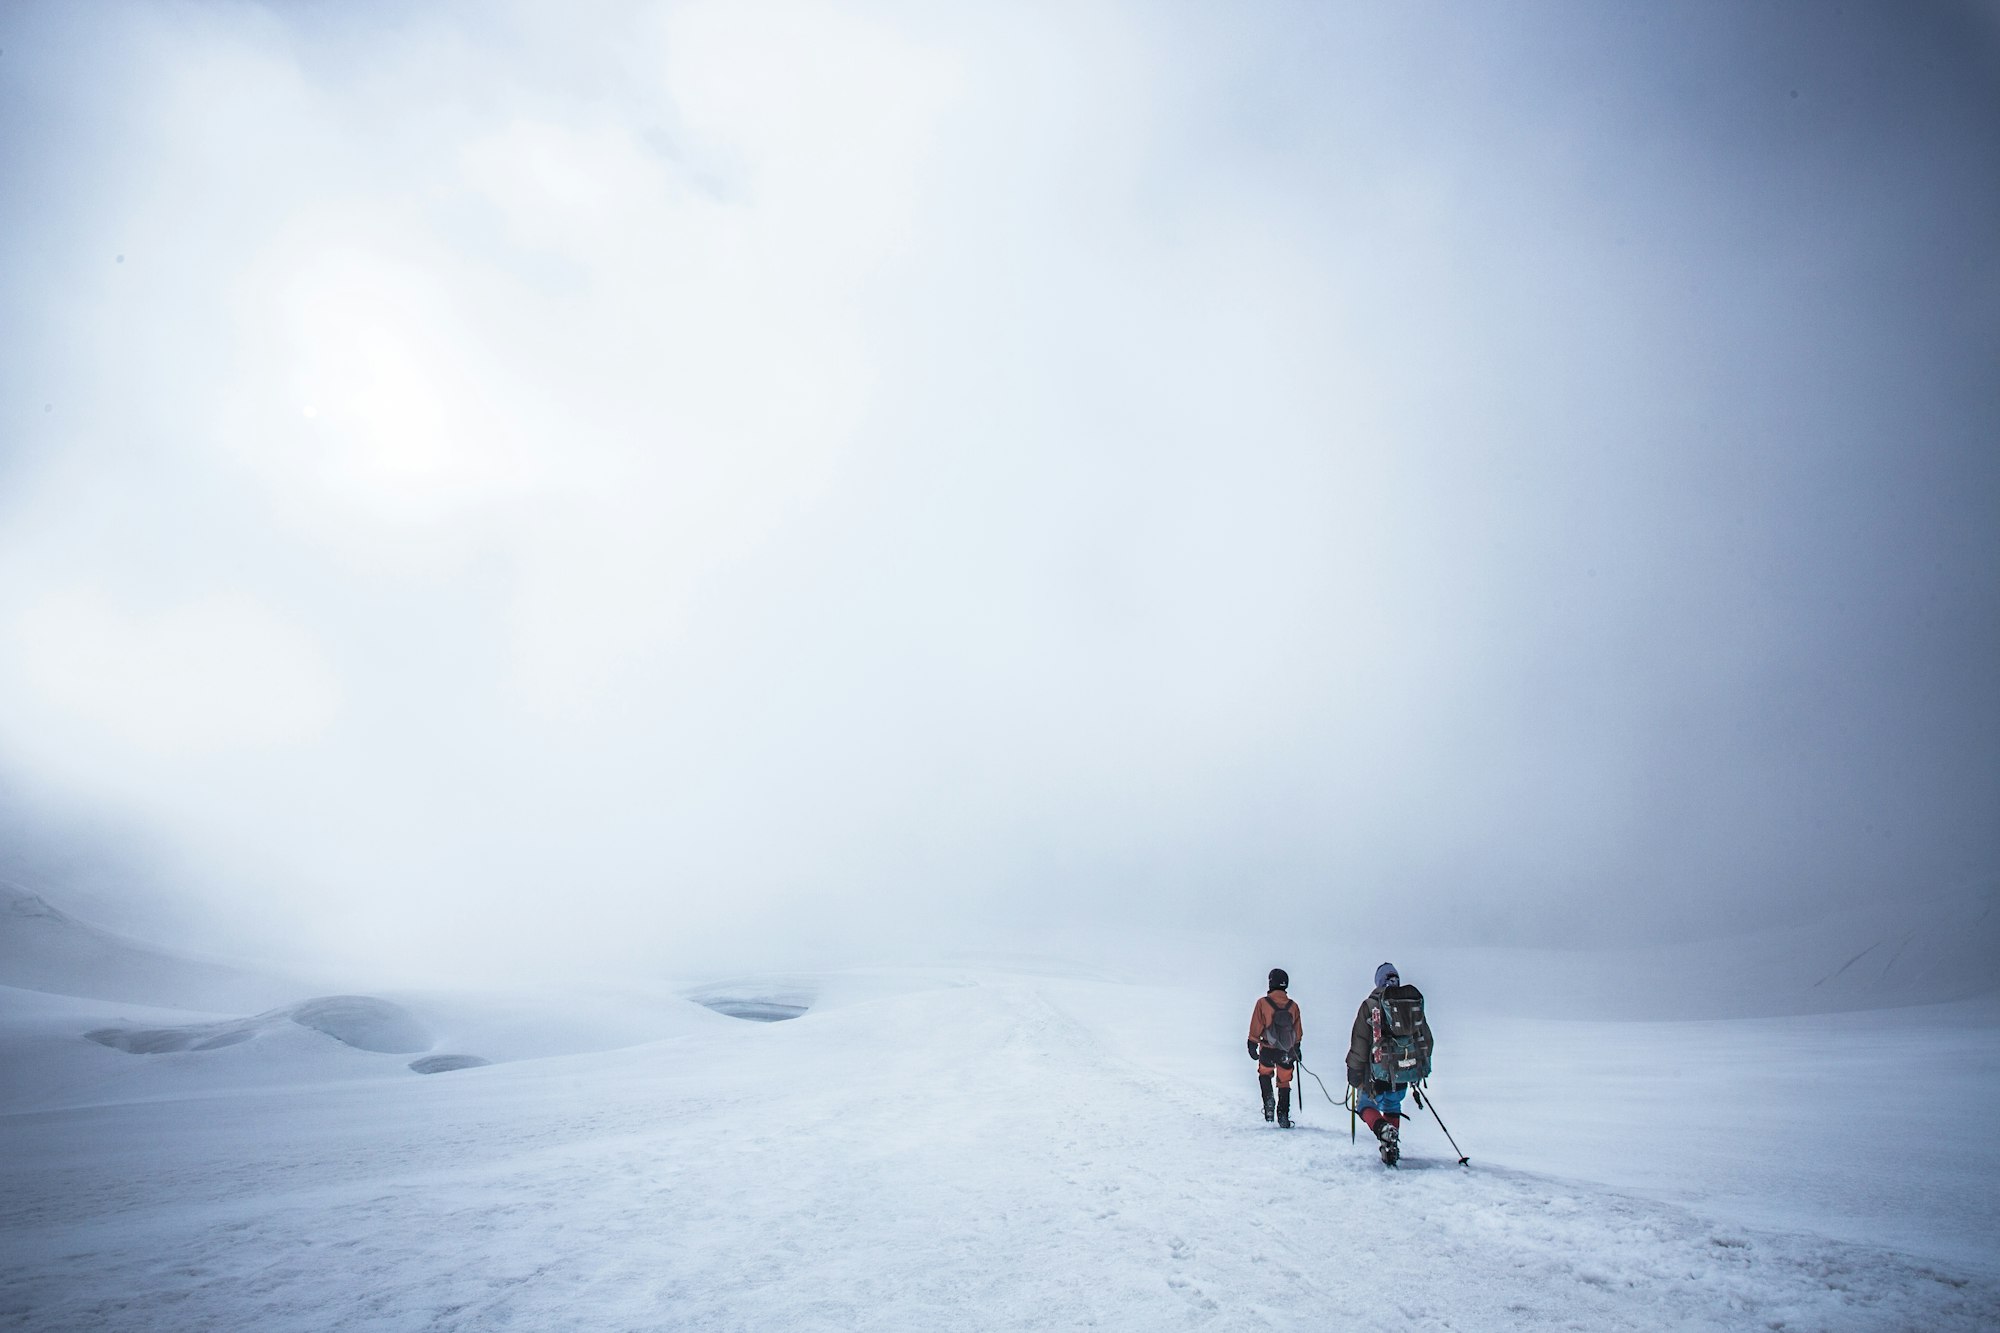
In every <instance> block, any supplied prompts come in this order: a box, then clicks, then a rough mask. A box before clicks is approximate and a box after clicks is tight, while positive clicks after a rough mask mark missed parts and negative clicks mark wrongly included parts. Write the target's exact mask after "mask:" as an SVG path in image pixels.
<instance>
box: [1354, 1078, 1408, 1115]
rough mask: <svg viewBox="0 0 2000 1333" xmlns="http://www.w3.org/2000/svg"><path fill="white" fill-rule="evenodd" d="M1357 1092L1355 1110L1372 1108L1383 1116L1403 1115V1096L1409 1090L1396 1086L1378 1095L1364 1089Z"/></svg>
mask: <svg viewBox="0 0 2000 1333" xmlns="http://www.w3.org/2000/svg"><path fill="white" fill-rule="evenodd" d="M1357 1091H1358V1095H1357V1096H1356V1098H1355V1109H1357V1110H1367V1109H1368V1108H1370V1107H1373V1108H1374V1109H1375V1110H1377V1111H1380V1112H1381V1113H1382V1114H1383V1115H1401V1114H1402V1113H1403V1094H1404V1093H1406V1092H1408V1091H1409V1088H1408V1087H1406V1086H1404V1085H1402V1084H1397V1085H1396V1086H1395V1087H1393V1088H1391V1089H1389V1091H1387V1092H1384V1093H1381V1094H1379V1095H1378V1094H1376V1093H1373V1092H1370V1091H1368V1090H1367V1089H1366V1088H1361V1089H1358V1090H1357Z"/></svg>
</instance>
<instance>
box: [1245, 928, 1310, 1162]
mask: <svg viewBox="0 0 2000 1333" xmlns="http://www.w3.org/2000/svg"><path fill="white" fill-rule="evenodd" d="M1291 984H1292V979H1291V978H1290V977H1289V976H1287V975H1286V974H1285V969H1284V968H1282V967H1274V968H1272V969H1271V976H1270V985H1271V991H1270V993H1269V994H1268V995H1266V996H1265V997H1264V998H1263V999H1261V1000H1259V1001H1257V1007H1256V1008H1254V1009H1252V1010H1251V1011H1250V1058H1251V1059H1252V1060H1255V1061H1256V1062H1257V1087H1258V1089H1259V1090H1260V1091H1262V1092H1263V1094H1264V1118H1265V1119H1266V1120H1269V1119H1271V1118H1272V1113H1273V1111H1274V1110H1275V1112H1276V1115H1277V1121H1278V1127H1279V1128H1280V1129H1290V1128H1291V1127H1292V1066H1293V1065H1295V1064H1297V1063H1298V1062H1299V1060H1300V1059H1301V1058H1303V1056H1304V1051H1303V1050H1302V1049H1301V1047H1300V1045H1299V1043H1300V1041H1301V1040H1302V1039H1303V1038H1304V1037H1305V1033H1306V1028H1305V1024H1304V1023H1303V1022H1301V1021H1300V1019H1299V1006H1298V1002H1297V1001H1295V1000H1294V999H1292V997H1291V996H1290V994H1288V993H1287V990H1288V988H1289V987H1290V986H1291ZM1273 1075H1276V1077H1277V1080H1278V1100H1277V1104H1276V1106H1275V1107H1274V1106H1273V1105H1272V1102H1271V1079H1272V1076H1273Z"/></svg>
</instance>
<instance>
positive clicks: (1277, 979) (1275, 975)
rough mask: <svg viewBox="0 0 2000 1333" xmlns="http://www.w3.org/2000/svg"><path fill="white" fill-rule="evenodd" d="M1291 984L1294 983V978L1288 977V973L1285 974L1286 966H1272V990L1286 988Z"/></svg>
mask: <svg viewBox="0 0 2000 1333" xmlns="http://www.w3.org/2000/svg"><path fill="white" fill-rule="evenodd" d="M1291 984H1292V979H1291V978H1290V977H1288V976H1286V975H1285V969H1284V968H1282V967H1274V968H1272V969H1271V989H1272V990H1283V989H1285V987H1287V986H1289V985H1291Z"/></svg>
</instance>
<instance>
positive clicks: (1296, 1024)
mask: <svg viewBox="0 0 2000 1333" xmlns="http://www.w3.org/2000/svg"><path fill="white" fill-rule="evenodd" d="M1275 1000H1283V1001H1284V1002H1285V1003H1286V1004H1288V1005H1290V1006H1291V1007H1292V1037H1293V1041H1292V1045H1294V1046H1297V1045H1298V1044H1299V1043H1300V1042H1303V1041H1304V1040H1305V1039H1306V1024H1305V1020H1304V1019H1303V1018H1301V1017H1300V1016H1299V1002H1298V1001H1297V1000H1294V999H1293V998H1292V997H1291V996H1289V995H1287V994H1285V992H1283V991H1281V990H1274V991H1272V992H1271V993H1270V994H1269V995H1266V996H1265V997H1264V998H1263V999H1261V1000H1259V1001H1257V1007H1256V1008H1255V1009H1252V1010H1251V1011H1250V1040H1252V1041H1254V1042H1258V1043H1260V1044H1261V1043H1262V1042H1263V1040H1264V1030H1265V1029H1266V1028H1268V1027H1270V1026H1271V1017H1272V1015H1273V1014H1275V1013H1276V1012H1277V1009H1278V1006H1277V1005H1276V1004H1274V1003H1273V1001H1275Z"/></svg>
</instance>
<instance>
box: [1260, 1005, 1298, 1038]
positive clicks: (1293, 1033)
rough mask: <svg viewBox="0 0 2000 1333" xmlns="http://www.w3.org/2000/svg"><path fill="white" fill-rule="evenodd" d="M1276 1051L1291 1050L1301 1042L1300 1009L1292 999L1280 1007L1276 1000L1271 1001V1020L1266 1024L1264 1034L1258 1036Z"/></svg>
mask: <svg viewBox="0 0 2000 1333" xmlns="http://www.w3.org/2000/svg"><path fill="white" fill-rule="evenodd" d="M1257 1040H1258V1041H1261V1042H1263V1043H1264V1044H1265V1045H1266V1046H1269V1047H1270V1048H1271V1049H1272V1050H1274V1051H1289V1050H1291V1049H1292V1047H1294V1046H1296V1045H1298V1044H1299V1010H1298V1006H1296V1005H1294V1004H1293V1003H1292V1002H1291V1001H1290V1000H1286V1001H1285V1007H1284V1008H1282V1009H1280V1008H1279V1007H1278V1002H1277V1001H1276V1000H1273V1001H1271V1021H1270V1022H1269V1023H1267V1024H1265V1026H1264V1035H1263V1036H1261V1037H1259V1038H1257Z"/></svg>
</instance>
